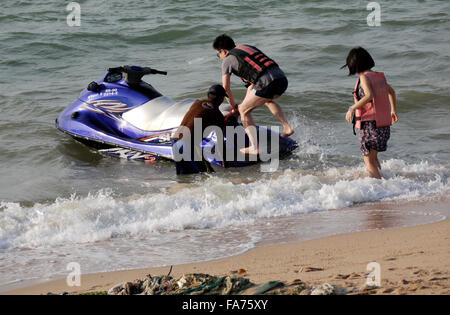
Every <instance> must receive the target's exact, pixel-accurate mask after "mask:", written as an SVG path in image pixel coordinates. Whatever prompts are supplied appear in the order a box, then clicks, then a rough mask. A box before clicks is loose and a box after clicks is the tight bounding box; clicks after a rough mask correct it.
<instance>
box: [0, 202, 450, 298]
mask: <svg viewBox="0 0 450 315" xmlns="http://www.w3.org/2000/svg"><path fill="white" fill-rule="evenodd" d="M412 204H413V205H414V204H416V205H417V202H416V203H412ZM424 205H425V206H426V207H433V208H436V207H438V208H439V207H440V208H441V209H445V210H447V211H444V212H448V209H449V206H450V203H449V201H448V200H440V201H436V200H434V201H427V202H425V203H424ZM405 206H406V205H401V207H403V208H405ZM422 206H423V205H422ZM442 207H444V208H442ZM449 258H450V219H449V218H448V217H447V218H446V219H445V220H443V221H439V222H435V223H427V224H422V225H416V226H411V227H393V228H387V229H376V230H370V231H363V232H353V233H346V234H339V235H334V236H329V237H322V238H318V239H313V240H308V241H294V242H290V243H284V244H278V245H262V246H258V247H256V248H253V249H250V250H248V251H246V252H244V253H242V254H238V255H235V256H231V257H226V258H220V259H215V260H210V261H203V262H197V263H189V264H182V265H174V266H173V270H172V272H171V276H173V277H174V278H176V277H181V276H182V275H183V274H187V273H207V274H211V275H225V274H229V273H230V272H233V271H237V270H240V269H242V270H245V274H244V276H245V277H246V278H249V279H250V281H252V282H253V283H255V284H263V283H265V282H267V281H273V280H277V281H282V282H285V283H287V284H289V283H293V282H295V281H296V280H298V279H300V280H301V281H303V282H306V283H311V284H321V283H325V282H326V283H330V284H332V285H337V286H341V287H346V288H348V287H354V288H356V287H358V288H360V287H363V286H364V285H365V282H366V279H367V275H368V272H367V265H368V264H369V263H371V262H376V263H378V264H380V268H381V287H380V288H379V290H377V291H376V292H375V293H379V294H450V259H449ZM169 270H170V266H165V267H155V268H143V269H134V270H122V271H112V272H103V273H94V274H86V275H82V276H81V286H79V287H69V286H68V285H67V284H66V279H59V280H54V281H50V282H45V283H41V284H37V285H32V286H28V287H25V288H21V289H17V290H12V291H6V292H1V293H0V295H8V294H11V295H15V294H47V293H48V292H52V293H56V294H58V293H63V292H68V293H71V294H72V293H73V294H79V293H88V292H96V291H107V290H109V289H110V288H111V287H113V286H115V285H116V284H119V283H121V282H127V281H133V280H136V279H144V278H145V276H146V275H148V274H152V275H167V274H168V273H169Z"/></svg>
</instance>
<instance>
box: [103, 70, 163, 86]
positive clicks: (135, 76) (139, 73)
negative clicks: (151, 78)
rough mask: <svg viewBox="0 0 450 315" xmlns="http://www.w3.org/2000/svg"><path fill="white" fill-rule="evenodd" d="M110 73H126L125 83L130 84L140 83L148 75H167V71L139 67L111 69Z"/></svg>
mask: <svg viewBox="0 0 450 315" xmlns="http://www.w3.org/2000/svg"><path fill="white" fill-rule="evenodd" d="M108 71H109V72H122V73H124V74H125V81H127V82H128V83H139V82H140V81H141V79H142V77H143V76H144V75H147V74H162V75H167V72H166V71H159V70H156V69H152V68H149V67H138V66H123V67H116V68H109V69H108Z"/></svg>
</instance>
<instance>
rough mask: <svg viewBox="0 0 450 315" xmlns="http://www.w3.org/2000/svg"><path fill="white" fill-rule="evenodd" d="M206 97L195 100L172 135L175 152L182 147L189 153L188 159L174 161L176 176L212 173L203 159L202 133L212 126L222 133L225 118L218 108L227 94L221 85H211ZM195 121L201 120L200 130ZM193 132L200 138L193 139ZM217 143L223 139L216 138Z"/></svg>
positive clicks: (223, 160)
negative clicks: (197, 141)
mask: <svg viewBox="0 0 450 315" xmlns="http://www.w3.org/2000/svg"><path fill="white" fill-rule="evenodd" d="M206 95H207V97H208V98H207V99H204V100H196V101H195V102H194V103H193V104H192V105H191V107H190V108H189V110H188V111H187V113H186V114H185V115H184V118H183V120H182V121H181V124H180V126H179V127H178V129H177V130H176V131H175V133H174V134H173V135H172V140H173V141H176V142H175V143H174V148H175V150H179V149H180V146H183V145H184V146H189V147H190V152H191V154H190V158H189V159H187V160H186V159H184V161H176V163H175V164H176V167H177V174H192V173H199V172H208V173H209V172H213V171H214V170H213V169H212V167H211V165H210V164H209V163H208V162H207V161H206V160H205V159H204V158H203V154H202V149H201V147H200V144H201V141H202V140H203V133H204V131H205V129H206V128H208V127H211V126H212V127H217V128H219V129H220V130H221V131H222V132H223V131H224V129H225V118H224V116H223V114H222V112H221V111H220V110H219V106H220V104H222V103H223V100H224V98H225V97H226V96H227V94H226V92H225V89H224V88H223V87H222V86H221V85H213V86H211V87H210V88H209V90H208V92H207V94H206ZM196 119H200V120H201V129H200V128H199V126H197V125H196V124H195V120H196ZM196 128H197V129H196ZM194 132H201V136H200V137H195V135H194ZM216 135H217V133H216ZM222 138H223V137H222ZM196 139H199V140H200V142H199V143H196V141H195V140H196ZM217 141H223V139H222V140H221V139H220V137H219V136H217ZM185 149H187V148H186V147H185V148H183V150H185ZM219 154H220V152H219ZM222 164H223V166H225V159H224V158H223V157H222Z"/></svg>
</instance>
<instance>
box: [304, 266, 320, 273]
mask: <svg viewBox="0 0 450 315" xmlns="http://www.w3.org/2000/svg"><path fill="white" fill-rule="evenodd" d="M299 271H300V272H314V271H323V268H318V267H302V268H300V270H299Z"/></svg>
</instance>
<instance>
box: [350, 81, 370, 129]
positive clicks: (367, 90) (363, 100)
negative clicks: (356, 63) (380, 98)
mask: <svg viewBox="0 0 450 315" xmlns="http://www.w3.org/2000/svg"><path fill="white" fill-rule="evenodd" d="M359 78H360V84H361V88H362V89H363V91H364V97H363V98H361V99H360V100H359V101H358V102H357V103H356V104H354V105H352V106H350V107H349V108H348V111H347V114H346V115H345V119H346V120H347V121H348V122H349V123H350V122H351V120H352V114H353V112H354V111H355V110H356V109H358V108H361V107H363V106H364V105H366V104H367V103H369V102H370V101H372V98H373V92H372V86H371V85H370V82H369V80H368V79H367V78H366V76H365V75H361V76H360V77H359Z"/></svg>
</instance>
